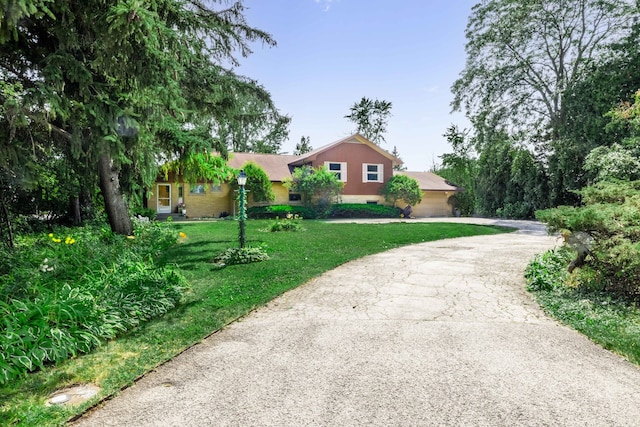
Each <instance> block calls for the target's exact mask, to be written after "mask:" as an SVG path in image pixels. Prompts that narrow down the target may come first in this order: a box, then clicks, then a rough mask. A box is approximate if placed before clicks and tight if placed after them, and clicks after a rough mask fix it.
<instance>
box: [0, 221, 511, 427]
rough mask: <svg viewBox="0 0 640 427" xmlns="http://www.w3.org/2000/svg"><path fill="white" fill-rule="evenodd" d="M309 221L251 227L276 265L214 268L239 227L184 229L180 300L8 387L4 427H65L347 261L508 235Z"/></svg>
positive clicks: (2, 408) (177, 251)
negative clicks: (70, 400)
mask: <svg viewBox="0 0 640 427" xmlns="http://www.w3.org/2000/svg"><path fill="white" fill-rule="evenodd" d="M303 224H304V229H305V231H300V232H296V233H288V232H279V233H269V232H265V231H264V230H265V229H267V228H268V225H269V221H248V222H247V229H246V233H247V245H248V246H262V247H264V248H265V249H266V251H267V253H268V254H269V256H270V260H269V261H266V262H260V263H253V264H245V265H234V266H227V267H226V268H223V269H216V267H215V266H214V265H213V264H212V263H211V261H212V259H213V257H214V256H215V255H216V254H217V253H219V252H222V251H223V250H224V249H226V248H229V247H234V246H236V245H237V231H238V229H237V223H236V222H234V221H216V222H210V223H176V224H175V226H176V227H177V228H178V229H179V230H180V231H184V232H185V233H186V234H187V236H188V237H187V239H186V240H185V241H184V242H183V243H182V244H180V245H178V246H176V247H175V248H173V249H171V250H170V251H167V252H166V253H165V254H164V255H163V259H162V260H161V261H165V262H168V263H174V264H176V265H177V266H178V267H179V268H180V269H181V270H182V272H183V274H184V275H185V276H186V277H187V279H188V280H189V282H190V284H191V289H190V291H189V292H188V293H187V295H186V298H185V299H184V301H183V302H182V304H181V305H180V306H178V307H177V308H176V309H175V310H173V311H171V312H169V313H167V314H166V315H165V316H163V317H162V318H159V319H156V320H153V321H151V322H149V323H146V324H144V325H142V326H140V327H138V328H136V329H134V330H133V331H131V332H129V333H127V334H125V335H123V336H121V337H119V338H117V339H115V340H112V341H110V342H108V343H107V344H105V345H103V346H101V347H99V348H97V349H96V350H95V351H94V352H92V353H91V354H88V355H83V356H80V357H77V358H73V359H71V360H68V361H66V362H64V363H61V364H59V365H56V366H49V367H47V368H45V369H43V370H41V371H38V372H35V373H32V374H30V375H28V376H27V377H26V378H24V379H21V380H19V381H16V382H14V383H12V384H10V385H8V386H5V387H3V388H1V389H0V425H20V426H54V425H62V424H64V423H65V422H66V421H67V420H69V419H70V418H73V417H74V416H76V415H78V414H81V413H82V412H83V411H84V410H86V408H88V407H90V406H92V405H94V404H95V403H96V402H97V401H98V400H99V399H101V398H104V397H105V396H111V395H114V394H117V393H118V391H120V390H121V389H122V388H124V387H127V386H128V385H131V384H132V383H134V382H135V380H136V379H138V378H139V377H140V376H142V375H144V374H145V373H146V372H149V371H150V370H152V369H153V368H155V367H157V366H158V365H160V364H162V363H164V362H166V361H167V360H170V359H171V358H173V357H174V356H175V355H177V354H179V353H180V352H182V351H184V350H185V349H186V348H189V347H190V346H192V345H194V344H196V343H198V342H200V341H201V340H202V339H204V338H205V337H207V336H208V335H210V334H211V333H213V332H215V331H216V330H219V329H220V328H222V327H223V326H224V325H226V324H228V323H230V322H232V321H233V320H235V319H237V318H239V317H241V316H243V315H246V314H247V313H249V312H250V311H252V310H253V309H255V308H257V307H259V306H261V305H263V304H265V303H266V302H268V301H270V300H271V299H273V298H275V297H276V296H278V295H280V294H282V293H283V292H286V291H287V290H289V289H292V288H295V287H297V286H299V285H301V284H303V283H305V282H307V281H308V280H310V279H311V278H313V277H316V276H318V275H320V274H322V273H323V272H325V271H327V270H330V269H332V268H335V267H337V266H339V265H341V264H343V263H345V262H347V261H350V260H353V259H356V258H360V257H363V256H365V255H369V254H373V253H377V252H382V251H385V250H389V249H393V248H396V247H400V246H404V245H408V244H413V243H420V242H427V241H433V240H439V239H446V238H452V237H463V236H471V235H487V234H497V233H503V232H506V231H508V230H509V229H505V228H500V227H487V226H478V225H467V224H444V223H443V224H438V223H392V224H335V223H325V222H317V221H306V220H305V221H304V222H303ZM83 383H93V384H96V385H99V386H100V387H101V388H102V391H101V394H100V395H99V396H98V397H96V398H94V399H92V400H90V401H88V402H86V403H84V404H82V405H79V406H71V407H65V406H55V407H48V406H45V405H44V403H45V401H46V399H47V397H48V396H49V395H50V394H51V393H53V392H54V391H56V390H59V389H61V388H64V387H66V386H69V385H73V384H83Z"/></svg>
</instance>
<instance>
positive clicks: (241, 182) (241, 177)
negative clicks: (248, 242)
mask: <svg viewBox="0 0 640 427" xmlns="http://www.w3.org/2000/svg"><path fill="white" fill-rule="evenodd" d="M246 183H247V174H246V173H244V170H241V171H240V174H239V175H238V185H239V186H240V207H239V211H240V218H239V220H240V223H239V226H240V231H239V233H238V240H239V241H240V248H241V249H242V248H244V240H245V236H244V221H245V220H246V219H247V209H246V207H245V193H244V186H245V184H246Z"/></svg>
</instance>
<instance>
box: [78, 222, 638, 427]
mask: <svg viewBox="0 0 640 427" xmlns="http://www.w3.org/2000/svg"><path fill="white" fill-rule="evenodd" d="M440 220H441V219H440ZM477 221H479V220H477ZM483 221H487V220H483ZM511 224H512V225H514V224H516V225H518V226H521V227H522V228H523V230H521V231H519V232H516V233H511V234H503V235H497V236H478V237H468V238H459V239H451V240H443V241H437V242H431V243H423V244H417V245H413V246H409V247H405V248H401V249H395V250H392V251H388V252H385V253H381V254H378V255H373V256H369V257H366V258H364V259H360V260H357V261H354V262H350V263H348V264H345V265H343V266H341V267H339V268H337V269H335V270H333V271H329V272H327V273H326V274H324V275H322V276H321V277H319V278H317V279H315V280H313V281H311V282H309V283H307V284H306V285H304V286H301V287H300V288H298V289H295V290H293V291H290V292H288V293H287V294H285V295H284V296H282V297H280V298H278V299H276V300H274V301H273V302H271V303H270V304H269V305H268V306H266V307H264V308H261V309H259V310H257V311H256V312H254V313H252V314H251V315H249V316H247V317H246V318H244V319H242V320H240V321H238V322H235V323H233V324H232V325H230V326H228V327H227V328H225V329H224V330H222V331H221V332H219V333H217V334H215V335H213V336H212V337H210V338H209V339H207V340H206V341H204V342H203V343H202V344H200V345H197V346H195V347H193V348H191V349H190V350H188V351H187V352H185V353H183V354H182V355H180V356H179V357H177V358H175V359H174V360H173V361H171V362H169V363H167V364H165V365H163V366H162V367H160V368H159V369H158V370H157V371H155V372H152V373H150V374H149V375H147V376H146V377H145V378H143V379H142V380H140V381H139V382H138V383H137V384H136V385H135V386H133V387H131V388H129V389H127V390H125V391H123V392H122V393H121V395H120V396H118V397H116V398H115V399H113V400H111V401H108V402H106V403H105V404H104V405H103V406H102V407H100V408H97V409H96V410H94V411H92V412H91V413H89V414H87V415H86V416H85V417H84V418H82V419H80V420H79V421H78V422H77V423H76V424H74V425H77V426H365V425H366V426H368V425H376V426H514V425H524V426H637V425H639V423H640V421H639V420H640V405H639V402H640V369H638V368H637V367H636V366H634V365H631V364H630V363H628V362H626V361H624V360H623V359H621V358H620V357H618V356H616V355H613V354H611V353H610V352H608V351H606V350H603V349H602V348H600V347H598V346H596V345H595V344H593V343H591V342H590V341H589V340H588V339H586V338H585V337H583V336H582V335H580V334H578V333H577V332H574V331H573V330H570V329H569V328H566V327H564V326H561V325H559V324H558V323H556V322H554V321H552V320H550V319H548V318H547V317H545V315H544V314H543V313H542V312H541V311H540V309H539V308H538V306H537V305H536V304H535V302H534V301H533V300H532V299H531V297H530V296H529V295H528V294H527V293H526V292H525V291H524V280H523V278H522V271H523V269H524V267H525V265H526V264H527V262H528V261H529V260H530V259H531V258H532V257H533V256H534V255H535V254H537V253H541V252H543V251H545V250H547V249H549V248H551V247H553V246H554V245H556V244H557V243H558V242H557V240H556V239H555V238H554V237H549V236H546V235H545V233H544V232H543V231H542V230H541V227H540V226H539V225H538V224H535V223H528V222H523V223H513V222H512V223H511Z"/></svg>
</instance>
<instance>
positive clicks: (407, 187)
mask: <svg viewBox="0 0 640 427" xmlns="http://www.w3.org/2000/svg"><path fill="white" fill-rule="evenodd" d="M381 194H382V195H383V196H384V199H385V200H386V201H387V202H388V203H391V204H393V206H395V205H396V203H397V202H399V201H403V202H404V203H406V204H408V205H411V206H415V205H417V204H418V203H420V202H421V201H422V190H421V189H420V184H418V181H416V180H415V179H413V178H411V177H408V176H406V175H394V176H392V177H391V178H390V179H389V180H388V181H387V182H386V183H385V185H384V187H382V189H381Z"/></svg>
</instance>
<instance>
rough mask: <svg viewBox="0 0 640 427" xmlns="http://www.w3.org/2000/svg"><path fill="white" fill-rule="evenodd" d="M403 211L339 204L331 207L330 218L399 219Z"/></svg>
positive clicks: (366, 205)
mask: <svg viewBox="0 0 640 427" xmlns="http://www.w3.org/2000/svg"><path fill="white" fill-rule="evenodd" d="M401 212H402V209H400V208H396V207H393V206H385V205H373V204H371V205H369V204H363V203H339V204H335V205H333V206H332V207H331V211H330V213H329V217H330V218H398V217H399V216H400V213H401Z"/></svg>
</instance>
